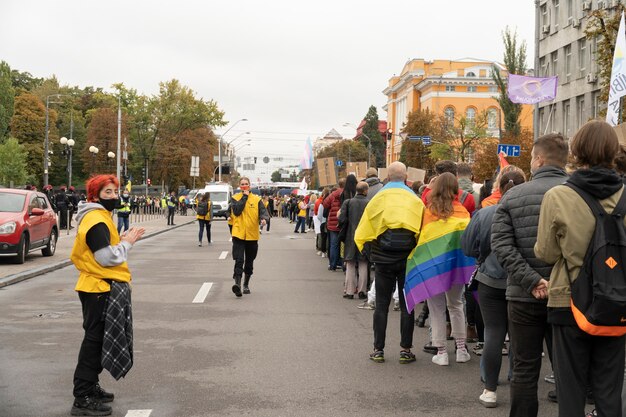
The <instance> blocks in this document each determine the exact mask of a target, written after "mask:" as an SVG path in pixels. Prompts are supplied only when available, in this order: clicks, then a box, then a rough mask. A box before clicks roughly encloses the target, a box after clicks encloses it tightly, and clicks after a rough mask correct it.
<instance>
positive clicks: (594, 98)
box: [591, 92, 598, 119]
mask: <svg viewBox="0 0 626 417" xmlns="http://www.w3.org/2000/svg"><path fill="white" fill-rule="evenodd" d="M591 117H593V118H594V119H595V118H596V117H598V93H597V92H596V93H592V94H591Z"/></svg>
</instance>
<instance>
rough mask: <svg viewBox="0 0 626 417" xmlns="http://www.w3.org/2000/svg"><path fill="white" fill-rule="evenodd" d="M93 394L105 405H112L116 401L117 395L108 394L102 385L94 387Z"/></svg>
mask: <svg viewBox="0 0 626 417" xmlns="http://www.w3.org/2000/svg"><path fill="white" fill-rule="evenodd" d="M93 394H94V397H96V398H97V399H99V400H100V401H101V402H103V403H110V402H111V401H113V400H114V399H115V395H114V394H113V393H112V392H106V391H105V390H103V389H102V387H101V386H100V384H96V385H95V386H94V387H93Z"/></svg>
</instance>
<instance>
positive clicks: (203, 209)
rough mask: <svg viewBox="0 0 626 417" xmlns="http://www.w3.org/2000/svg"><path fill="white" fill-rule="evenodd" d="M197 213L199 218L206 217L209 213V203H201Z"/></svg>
mask: <svg viewBox="0 0 626 417" xmlns="http://www.w3.org/2000/svg"><path fill="white" fill-rule="evenodd" d="M196 213H198V216H206V215H207V214H208V213H209V203H207V202H206V201H201V202H199V203H198V209H197V210H196Z"/></svg>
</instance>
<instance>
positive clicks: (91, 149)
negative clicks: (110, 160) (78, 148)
mask: <svg viewBox="0 0 626 417" xmlns="http://www.w3.org/2000/svg"><path fill="white" fill-rule="evenodd" d="M89 152H91V156H92V158H91V173H92V174H93V171H94V170H95V169H96V156H97V155H98V152H100V149H98V148H96V147H95V146H93V145H91V146H90V147H89Z"/></svg>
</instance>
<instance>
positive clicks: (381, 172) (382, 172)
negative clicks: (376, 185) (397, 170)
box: [378, 168, 387, 181]
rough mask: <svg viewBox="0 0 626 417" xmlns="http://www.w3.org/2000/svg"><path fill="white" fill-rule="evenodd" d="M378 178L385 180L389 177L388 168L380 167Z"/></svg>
mask: <svg viewBox="0 0 626 417" xmlns="http://www.w3.org/2000/svg"><path fill="white" fill-rule="evenodd" d="M378 178H379V179H380V180H381V181H385V180H386V179H387V168H378Z"/></svg>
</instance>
